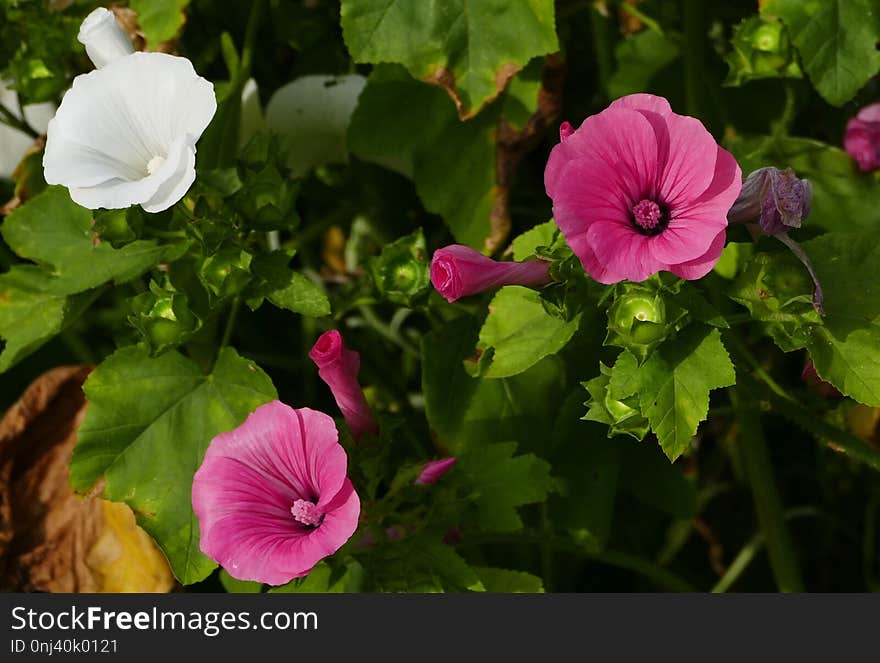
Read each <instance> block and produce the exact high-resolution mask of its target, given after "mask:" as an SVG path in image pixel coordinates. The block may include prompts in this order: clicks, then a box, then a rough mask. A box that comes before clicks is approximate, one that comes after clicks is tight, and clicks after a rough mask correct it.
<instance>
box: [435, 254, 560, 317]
mask: <svg viewBox="0 0 880 663" xmlns="http://www.w3.org/2000/svg"><path fill="white" fill-rule="evenodd" d="M551 281H552V279H551V278H550V263H549V262H547V261H546V260H527V261H526V262H498V261H496V260H492V259H491V258H487V257H486V256H484V255H483V254H482V253H480V252H479V251H475V250H474V249H472V248H470V247H467V246H462V245H461V244H452V245H450V246H447V247H445V248H442V249H439V250H438V251H435V252H434V258H433V260H431V283H433V284H434V287H435V288H436V289H437V292H439V293H440V294H441V295H443V297H444V298H445V299H446V301H448V302H450V303H452V302H454V301H456V300H458V299H461V298H462V297H466V296H468V295H473V294H476V293H478V292H483V291H484V290H489V289H490V288H497V287H498V286H502V285H524V286H530V287H537V286H542V285H547V284H548V283H550V282H551Z"/></svg>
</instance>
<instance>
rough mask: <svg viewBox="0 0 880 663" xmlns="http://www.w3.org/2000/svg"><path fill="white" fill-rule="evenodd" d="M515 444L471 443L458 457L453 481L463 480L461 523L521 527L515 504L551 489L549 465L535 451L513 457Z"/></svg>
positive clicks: (499, 529) (510, 528) (542, 497)
mask: <svg viewBox="0 0 880 663" xmlns="http://www.w3.org/2000/svg"><path fill="white" fill-rule="evenodd" d="M515 451H516V444H515V443H513V442H498V443H495V444H484V445H482V446H479V447H477V446H474V447H472V448H471V449H469V450H468V451H467V452H465V453H463V454H461V455H460V456H459V457H458V462H457V463H456V467H455V470H456V472H455V477H456V482H460V483H465V484H466V485H467V486H468V487H469V488H468V493H469V495H468V498H467V500H466V501H465V505H464V506H463V508H462V511H461V513H462V521H463V524H464V525H471V526H473V527H475V528H478V529H481V530H487V531H494V532H511V531H514V530H518V529H521V528H522V526H523V523H522V520H521V519H520V517H519V514H518V513H517V507H519V506H522V505H524V504H534V503H536V502H543V501H544V500H545V499H546V498H547V493H548V491H549V490H550V486H551V481H550V465H549V464H548V463H547V462H546V461H544V460H541V459H540V458H538V457H537V456H535V455H534V454H522V455H519V456H514V455H513V454H514V452H515Z"/></svg>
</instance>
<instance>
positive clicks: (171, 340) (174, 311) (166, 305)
mask: <svg viewBox="0 0 880 663" xmlns="http://www.w3.org/2000/svg"><path fill="white" fill-rule="evenodd" d="M131 306H132V312H133V313H132V315H130V316H129V317H128V322H129V324H131V326H132V327H134V328H135V329H137V330H138V332H140V335H141V340H142V342H143V343H144V344H145V345H146V346H147V347H148V348H149V350H150V354H151V355H153V356H156V355H159V354H161V353H163V352H165V351H166V350H170V349H171V348H174V347H177V346H178V345H180V344H181V343H183V342H185V341H186V340H187V339H189V338H190V337H191V336H192V335H193V334H194V333H195V332H196V331H198V330H199V328H201V326H202V321H201V320H199V318H198V317H197V316H196V315H195V314H194V313H193V312H192V311H191V310H190V308H189V302H188V301H187V298H186V295H184V294H183V293H182V292H179V291H178V290H177V289H176V288H175V287H174V286H173V285H172V284H171V281H170V280H168V278H167V277H166V278H165V279H164V280H163V282H162V283H161V284H160V283H157V282H156V281H150V289H149V291H147V292H142V293H141V294H139V295H138V296H136V297H135V298H134V299H133V300H132V304H131Z"/></svg>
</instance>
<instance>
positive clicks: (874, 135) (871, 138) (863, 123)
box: [843, 103, 880, 172]
mask: <svg viewBox="0 0 880 663" xmlns="http://www.w3.org/2000/svg"><path fill="white" fill-rule="evenodd" d="M843 147H844V149H846V151H847V152H849V155H850V156H851V157H852V158H853V159H855V160H856V162H857V163H858V164H859V168H860V169H861V170H863V171H865V172H869V171H872V170H877V169H878V168H880V103H877V104H871V105H870V106H865V107H864V108H863V109H862V110H860V111H859V112H858V114H857V115H856V116H855V117H854V118H852V119H851V120H850V121H849V122H848V123H847V125H846V133H845V134H844V136H843Z"/></svg>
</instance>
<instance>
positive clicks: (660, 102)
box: [609, 92, 672, 116]
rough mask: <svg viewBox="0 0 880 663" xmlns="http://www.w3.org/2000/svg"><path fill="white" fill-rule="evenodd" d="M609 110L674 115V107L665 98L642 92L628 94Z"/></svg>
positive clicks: (616, 101)
mask: <svg viewBox="0 0 880 663" xmlns="http://www.w3.org/2000/svg"><path fill="white" fill-rule="evenodd" d="M609 108H629V109H632V110H637V111H648V112H651V113H657V114H658V115H661V116H666V115H672V107H671V106H670V105H669V102H668V101H666V99H665V98H664V97H658V96H657V95H655V94H647V93H645V92H640V93H638V94H628V95H627V96H625V97H621V98H620V99H615V100H614V101H612V102H611V105H610V106H609Z"/></svg>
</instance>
